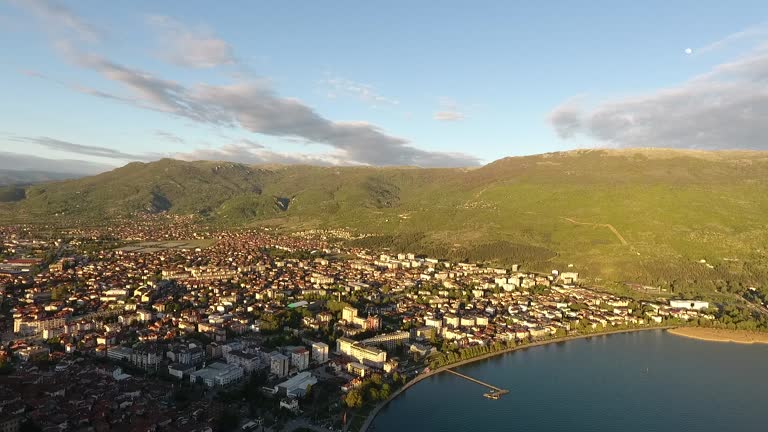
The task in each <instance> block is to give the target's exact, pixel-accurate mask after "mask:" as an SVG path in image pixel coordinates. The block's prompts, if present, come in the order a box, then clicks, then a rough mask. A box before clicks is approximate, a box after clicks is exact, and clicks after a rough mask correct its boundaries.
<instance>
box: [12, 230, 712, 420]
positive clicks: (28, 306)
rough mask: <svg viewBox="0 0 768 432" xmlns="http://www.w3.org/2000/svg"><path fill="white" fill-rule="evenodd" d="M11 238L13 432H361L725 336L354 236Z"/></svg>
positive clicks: (515, 272)
mask: <svg viewBox="0 0 768 432" xmlns="http://www.w3.org/2000/svg"><path fill="white" fill-rule="evenodd" d="M165 218H167V219H165V220H156V219H152V218H150V217H148V216H147V217H143V218H142V217H137V219H136V220H132V221H123V223H121V224H118V225H116V226H114V227H112V228H110V229H100V228H92V229H72V230H60V229H52V228H50V227H33V226H13V227H3V228H0V239H2V249H0V254H2V255H1V256H2V260H0V261H1V262H0V290H2V291H1V292H2V300H3V301H2V308H1V309H0V313H1V315H0V332H2V341H3V346H2V351H0V419H2V420H0V430H2V431H18V430H43V431H79V430H94V431H110V430H118V431H120V430H126V431H127V430H137V431H214V430H244V431H246V430H322V431H327V430H359V429H360V427H361V425H362V424H363V423H364V422H365V420H366V417H367V416H368V414H369V412H370V411H371V410H372V409H373V408H374V407H376V406H377V405H378V404H380V403H382V402H383V401H386V400H387V399H388V398H390V397H391V396H392V395H393V393H395V392H396V391H397V390H398V389H400V388H402V387H403V386H404V385H408V383H409V382H412V381H413V380H415V379H418V377H420V376H423V375H425V374H429V373H433V372H434V371H435V370H438V369H440V368H444V367H446V366H449V365H452V364H455V363H457V362H460V361H466V360H468V359H472V358H474V357H478V356H487V355H491V354H493V353H496V352H503V351H507V350H511V349H514V348H516V347H518V346H525V345H526V344H531V343H536V342H540V341H546V340H551V339H561V338H566V337H578V336H582V335H589V334H600V333H605V332H610V331H617V330H627V329H639V328H650V327H664V326H671V325H680V324H681V323H685V322H694V323H699V322H703V321H706V320H714V319H715V316H714V315H713V308H710V305H709V303H707V302H704V301H699V300H689V299H678V300H670V299H662V298H660V299H657V300H654V301H651V300H643V301H638V300H635V299H631V298H623V297H619V296H616V295H613V294H608V293H604V292H600V291H596V290H592V289H589V287H586V286H582V285H581V284H580V280H579V274H578V273H577V272H576V271H575V269H574V268H565V269H552V271H551V272H549V273H535V272H531V271H526V269H524V268H522V267H520V266H517V265H516V266H512V268H495V267H490V266H486V265H482V264H478V263H468V262H449V261H446V260H443V259H439V258H435V257H427V256H421V255H417V254H415V253H400V252H396V251H371V250H366V249H363V248H357V247H350V246H345V244H346V243H345V242H344V241H343V240H345V239H350V238H353V237H355V236H360V234H353V233H350V232H348V231H346V230H312V231H304V232H290V233H289V232H277V231H274V230H271V229H269V228H259V229H250V230H216V229H207V230H202V229H199V228H197V227H196V226H195V225H194V224H193V223H192V221H191V220H188V219H185V218H183V217H171V216H165Z"/></svg>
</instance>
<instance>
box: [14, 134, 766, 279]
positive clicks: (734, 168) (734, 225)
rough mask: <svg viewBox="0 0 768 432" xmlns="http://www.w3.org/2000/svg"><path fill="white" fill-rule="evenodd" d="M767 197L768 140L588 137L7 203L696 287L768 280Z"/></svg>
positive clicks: (141, 168)
mask: <svg viewBox="0 0 768 432" xmlns="http://www.w3.org/2000/svg"><path fill="white" fill-rule="evenodd" d="M766 197H768V152H755V151H743V152H742V151H715V152H711V151H686V150H668V149H663V150H659V149H621V150H613V149H593V150H574V151H569V152H554V153H547V154H542V155H531V156H518V157H511V158H503V159H499V160H497V161H494V162H491V163H489V164H487V165H484V166H482V167H478V168H473V169H463V168H416V167H386V168H378V167H366V166H361V167H336V166H332V167H318V166H306V165H303V166H294V165H280V166H269V167H267V166H258V165H244V164H238V163H234V162H222V161H194V162H185V161H177V160H172V159H163V160H160V161H156V162H149V163H143V162H134V163H130V164H127V165H125V166H123V167H120V168H117V169H115V170H113V171H109V172H106V173H102V174H98V175H96V176H92V177H85V178H81V179H76V180H66V181H59V182H55V183H43V184H39V185H33V186H29V187H26V188H25V189H24V197H23V198H21V199H17V200H15V202H11V203H3V204H1V205H0V215H1V216H2V217H3V218H4V219H5V220H6V221H9V222H16V223H18V222H26V221H51V220H55V221H58V222H57V223H60V224H67V223H80V222H82V221H84V220H85V221H108V220H109V219H110V218H112V217H118V216H128V215H130V214H133V213H135V212H148V213H159V212H170V213H175V214H191V215H196V216H198V217H199V219H200V220H201V221H203V222H204V223H209V224H214V225H218V226H231V227H239V226H255V225H260V224H262V223H270V224H272V225H276V226H282V227H283V228H285V229H291V230H300V229H307V228H348V229H350V230H352V231H355V232H359V233H365V234H368V235H369V237H368V238H367V239H362V240H358V244H359V245H361V246H368V247H373V248H389V249H403V250H405V249H410V250H414V251H424V252H429V253H434V254H441V255H444V256H450V257H453V258H467V259H481V260H485V261H489V262H495V263H501V264H504V263H513V262H522V263H525V264H526V265H528V267H529V268H535V269H537V270H545V271H548V270H547V269H548V268H549V269H551V268H563V267H564V266H567V265H568V264H573V265H574V268H576V269H577V270H580V271H581V272H583V273H584V274H588V275H591V276H593V277H595V278H604V279H606V280H613V281H621V280H628V281H640V282H642V283H649V284H657V285H663V284H672V283H676V282H675V281H678V282H677V283H678V284H681V283H683V282H680V281H685V284H686V285H694V286H695V285H697V284H704V283H709V282H708V281H717V280H735V279H738V280H739V281H740V282H739V283H745V284H747V283H757V282H759V281H760V280H761V278H764V279H762V280H768V273H767V272H766V271H765V269H766V268H768V259H766V256H765V253H764V252H762V251H763V250H765V249H764V248H765V245H766V244H768V230H766V223H765V217H764V215H765V214H766V212H768V198H766ZM16 198H18V195H16ZM609 227H610V228H609ZM616 233H619V235H618V236H617V235H616ZM619 239H623V240H621V241H620V240H619ZM726 258H727V260H726ZM701 259H706V260H707V262H708V263H712V264H711V265H712V267H713V268H709V267H708V266H705V265H701V264H700V263H699V261H700V260H701ZM733 259H737V260H738V261H733Z"/></svg>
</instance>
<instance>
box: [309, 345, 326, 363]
mask: <svg viewBox="0 0 768 432" xmlns="http://www.w3.org/2000/svg"><path fill="white" fill-rule="evenodd" d="M312 361H313V362H315V363H317V364H323V363H325V362H327V361H328V344H326V343H323V342H312Z"/></svg>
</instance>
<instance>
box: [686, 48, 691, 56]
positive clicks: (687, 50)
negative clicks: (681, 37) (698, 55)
mask: <svg viewBox="0 0 768 432" xmlns="http://www.w3.org/2000/svg"><path fill="white" fill-rule="evenodd" d="M685 53H686V54H688V55H691V54H693V50H692V49H690V48H686V49H685Z"/></svg>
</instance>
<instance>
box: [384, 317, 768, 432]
mask: <svg viewBox="0 0 768 432" xmlns="http://www.w3.org/2000/svg"><path fill="white" fill-rule="evenodd" d="M456 370H457V371H459V372H461V373H463V374H465V375H468V376H471V377H473V378H477V379H479V380H482V381H485V382H487V383H489V384H492V385H495V386H497V387H501V388H504V389H508V390H510V393H509V394H507V395H505V396H503V397H502V398H501V399H499V400H490V399H486V398H484V397H483V393H485V392H486V391H487V390H486V389H485V388H484V387H481V386H480V385H478V384H475V383H472V382H470V381H467V380H465V379H463V378H461V377H458V376H456V375H453V374H448V373H441V374H439V375H435V376H432V377H430V378H428V379H426V380H424V381H422V382H420V383H418V384H416V385H415V386H413V387H411V388H410V389H408V390H407V391H406V392H405V393H403V394H402V395H400V396H399V397H398V398H397V399H395V400H393V401H392V402H391V403H390V404H389V405H388V406H387V407H385V408H384V409H382V410H381V412H380V413H379V415H378V416H377V417H376V419H375V421H374V423H373V430H374V431H377V432H383V431H397V432H403V431H477V432H480V431H505V432H507V431H568V432H574V431H617V430H621V431H623V432H633V431H638V432H640V431H643V432H648V431H713V432H714V431H717V432H723V431H733V430H768V389H766V381H767V378H768V345H739V344H733V343H717V342H706V341H700V340H695V339H688V338H684V337H680V336H675V335H671V334H668V333H667V332H666V331H664V330H651V331H642V332H635V333H623V334H614V335H606V336H595V337H592V338H589V339H577V340H572V341H567V342H560V343H554V344H549V345H543V346H537V347H532V348H529V349H524V350H520V351H515V352H512V353H508V354H503V355H500V356H498V357H493V358H491V359H487V360H481V361H479V362H477V363H472V364H468V365H465V366H461V367H459V368H457V369H456Z"/></svg>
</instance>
